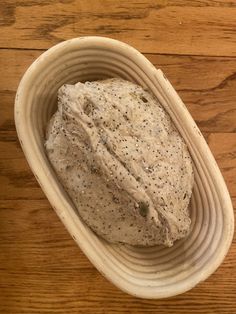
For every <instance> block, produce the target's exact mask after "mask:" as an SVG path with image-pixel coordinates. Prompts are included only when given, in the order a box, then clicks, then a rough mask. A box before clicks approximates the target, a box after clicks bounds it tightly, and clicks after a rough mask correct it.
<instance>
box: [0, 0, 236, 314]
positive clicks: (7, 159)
mask: <svg viewBox="0 0 236 314" xmlns="http://www.w3.org/2000/svg"><path fill="white" fill-rule="evenodd" d="M235 30H236V2H235V1H228V0H225V1H224V0H216V1H213V0H195V1H184V0H180V1H171V0H170V1H168V0H166V1H164V0H163V1H151V0H142V1H138V0H136V1H134V0H132V1H109V0H103V1H98V0H96V1H78V0H74V1H73V0H41V1H39V0H2V1H1V5H0V69H1V75H0V99H1V102H0V313H6V314H8V313H11V314H22V313H27V314H31V313H48V314H49V313H61V314H62V313H63V314H64V313H71V314H75V313H160V314H162V313H165V314H169V313H174V314H175V313H181V314H185V313H186V314H189V313H198V314H199V313H232V314H233V313H236V238H235V237H234V240H233V244H232V247H231V249H230V252H229V254H228V255H227V257H226V259H225V261H224V263H223V264H222V266H221V267H220V268H219V269H218V270H217V271H216V272H215V273H214V274H213V275H212V276H211V277H210V278H209V279H208V280H207V281H205V282H203V283H201V284H200V285H198V286H197V287H196V288H194V289H193V290H191V291H190V292H187V293H185V294H183V295H180V296H177V297H174V298H170V299H166V300H151V301H150V300H141V299H137V298H134V297H132V296H129V295H127V294H125V293H123V292H121V291H119V290H118V289H117V288H116V287H114V286H113V285H112V284H110V283H109V282H108V281H107V280H106V279H104V278H103V277H102V275H100V274H99V273H98V271H97V270H96V269H95V268H94V267H93V266H92V265H91V263H90V262H89V261H88V260H87V258H86V257H85V256H84V255H83V253H82V252H81V251H80V249H79V248H78V247H77V246H76V244H75V243H74V241H73V240H72V239H71V238H70V236H69V235H68V233H67V232H66V230H65V229H64V227H63V225H62V224H61V222H60V221H59V219H58V218H57V216H56V215H55V213H54V211H53V209H52V208H51V206H50V205H49V203H48V201H47V200H46V198H45V196H44V194H43V193H42V191H41V189H40V187H39V186H38V184H37V182H36V180H35V178H34V177H33V175H32V173H31V171H30V169H29V167H28V165H27V163H26V161H25V159H24V156H23V153H22V151H21V148H20V146H19V143H18V140H17V136H16V131H15V126H14V120H13V106H14V97H15V92H16V88H17V85H18V83H19V80H20V78H21V76H22V74H23V73H24V71H25V70H26V68H27V67H28V66H29V65H30V64H31V63H32V61H33V60H34V59H35V58H36V57H38V56H39V55H40V54H41V53H42V52H43V51H44V50H45V49H47V48H49V47H50V46H52V45H53V44H55V43H57V42H60V41H61V40H64V39H69V38H71V37H76V36H81V35H104V36H108V37H113V38H116V39H120V40H123V41H125V42H127V43H129V44H131V45H133V46H135V47H136V48H138V49H139V50H140V51H141V52H143V53H146V56H147V57H148V58H149V60H150V61H151V62H153V63H154V64H155V65H156V66H157V67H160V68H161V69H162V70H163V71H164V72H165V73H166V75H167V77H168V78H169V79H170V81H171V82H172V84H173V85H174V87H175V88H176V89H177V90H178V91H179V94H180V95H181V97H182V99H183V100H184V102H185V103H186V105H187V107H188V109H189V110H190V112H191V114H192V115H193V117H194V119H195V121H196V122H197V124H198V126H199V127H200V129H201V130H202V132H203V134H204V136H205V138H206V140H207V142H208V143H209V145H210V147H211V149H212V152H213V154H214V156H215V157H216V160H217V162H218V164H219V166H220V169H221V171H222V173H223V175H224V178H225V180H226V183H227V185H228V188H229V191H230V194H231V197H232V201H233V204H234V207H236V179H235V178H236V133H235V132H236V31H235Z"/></svg>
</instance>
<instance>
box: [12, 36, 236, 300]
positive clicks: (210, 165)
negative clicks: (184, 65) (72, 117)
mask: <svg viewBox="0 0 236 314" xmlns="http://www.w3.org/2000/svg"><path fill="white" fill-rule="evenodd" d="M107 77H121V78H124V79H126V80H130V81H133V82H136V83H138V84H140V85H142V86H145V87H148V89H149V90H150V91H152V93H153V94H154V95H155V96H156V97H157V99H158V100H159V101H160V103H161V104H162V106H163V107H164V108H165V109H166V111H167V112H168V113H169V115H170V116H171V118H172V120H173V122H174V123H175V125H176V127H177V128H178V130H179V132H180V133H181V135H182V136H183V137H184V139H185V141H186V143H187V145H188V147H189V151H190V153H191V156H192V159H193V162H194V172H195V184H194V190H193V196H192V199H191V219H192V226H191V232H190V234H189V236H188V237H187V238H185V239H183V240H180V241H177V242H176V243H175V244H174V246H173V247H171V248H165V247H162V246H155V247H150V248H138V247H131V246H122V245H111V244H109V243H107V242H106V241H104V240H102V239H101V238H99V237H97V236H96V235H95V234H94V233H93V232H92V231H91V230H90V229H89V228H88V227H87V226H86V225H85V224H84V223H83V221H82V220H81V219H80V217H79V215H78V211H77V210H76V208H75V207H74V206H73V204H72V202H71V201H70V199H69V197H68V196H67V194H66V193H65V191H64V190H63V187H62V186H61V185H60V182H59V181H58V179H57V177H56V175H55V173H54V171H53V169H52V167H51V165H50V163H49V161H48V159H47V157H46V155H45V150H44V138H45V128H46V125H47V122H48V121H49V119H50V117H51V116H52V114H53V113H54V112H55V110H56V107H57V90H58V89H59V87H60V86H61V85H63V84H65V83H70V84H74V83H76V82H78V81H82V82H83V81H86V80H97V79H103V78H107ZM15 122H16V127H17V132H18V137H19V140H20V142H21V145H22V148H23V151H24V153H25V156H26V158H27V160H28V163H29V165H30V167H31V169H32V171H33V173H34V175H35V176H36V178H37V180H38V182H39V184H40V185H41V187H42V189H43V191H44V193H45V194H46V196H47V198H48V200H49V201H50V203H51V205H52V206H53V208H54V209H55V211H56V213H57V214H58V216H59V217H60V219H61V221H62V222H63V224H64V225H65V227H66V228H67V230H68V231H69V233H70V234H71V236H72V237H73V238H74V240H75V241H76V242H77V243H78V245H79V246H80V248H81V249H82V250H83V252H84V253H85V254H86V255H87V257H88V258H89V260H90V261H91V262H92V263H93V264H94V266H95V267H96V268H97V269H98V270H99V271H100V272H101V273H102V274H103V275H104V276H105V277H106V278H107V279H109V280H110V281H111V282H113V283H114V284H115V285H116V286H117V287H119V288H120V289H122V290H123V291H125V292H127V293H130V294H132V295H134V296H138V297H142V298H164V297H170V296H173V295H177V294H180V293H183V292H185V291H187V290H189V289H191V288H192V287H194V286H195V285H196V284H197V283H199V282H201V281H203V280H205V279H206V278H207V277H208V276H209V275H210V274H212V273H213V272H214V271H215V270H216V268H217V267H218V266H219V265H220V264H221V262H222V261H223V259H224V257H225V255H226V253H227V251H228V249H229V247H230V244H231V241H232V236H233V229H234V218H233V209H232V204H231V200H230V197H229V193H228V191H227V188H226V185H225V183H224V180H223V178H222V175H221V173H220V171H219V168H218V166H217V164H216V162H215V159H214V158H213V156H212V154H211V152H210V150H209V148H208V146H207V144H206V142H205V140H204V138H203V136H202V134H201V132H200V131H199V129H198V128H197V126H196V124H195V122H194V121H193V119H192V117H191V115H190V114H189V112H188V111H187V109H186V107H185V106H184V104H183V102H182V101H181V99H180V98H179V96H178V95H177V93H176V92H175V90H174V89H173V87H172V86H171V84H170V83H169V81H168V80H167V79H166V78H165V76H164V75H163V73H162V72H161V70H157V69H156V68H155V67H154V66H153V65H152V64H151V63H150V62H149V61H148V60H147V59H146V58H145V57H144V56H143V55H142V54H141V53H139V52H138V51H137V50H135V49H134V48H132V47H130V46H128V45H126V44H124V43H122V42H119V41H116V40H112V39H108V38H103V37H83V38H75V39H72V40H69V41H65V42H63V43H60V44H58V45H56V46H54V47H52V48H51V49H49V50H48V51H47V52H45V53H43V54H42V55H41V56H40V57H39V58H38V59H37V60H36V61H35V62H34V63H33V64H32V65H31V66H30V68H29V69H28V70H27V72H26V73H25V75H24V77H23V78H22V80H21V82H20V85H19V88H18V91H17V95H16V101H15Z"/></svg>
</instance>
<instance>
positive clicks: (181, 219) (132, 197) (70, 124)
mask: <svg viewBox="0 0 236 314" xmlns="http://www.w3.org/2000/svg"><path fill="white" fill-rule="evenodd" d="M45 147H46V152H47V155H48V158H49V160H50V162H51V164H52V166H53V167H54V169H55V171H56V173H57V175H58V177H59V179H60V181H61V183H62V184H63V186H64V188H65V189H66V191H67V192H68V194H69V196H70V197H71V199H72V200H73V202H74V204H75V206H76V208H77V209H78V212H79V215H80V216H81V218H82V219H83V221H84V222H85V223H86V224H87V225H88V226H90V227H91V229H92V230H93V231H94V232H95V233H97V234H98V235H100V236H101V237H103V238H104V239H106V240H107V241H109V242H113V243H118V242H119V243H126V244H130V245H142V246H152V245H156V244H163V245H165V246H172V245H173V242H174V241H175V240H177V239H180V238H183V237H184V236H186V234H187V233H188V231H189V228H190V222H191V221H190V217H189V209H188V205H189V201H190V197H191V193H192V186H193V167H192V161H191V157H190V154H189V152H188V149H187V146H186V144H185V142H184V140H183V139H182V137H181V136H180V134H179V133H178V131H177V130H176V128H175V126H174V125H173V122H172V121H171V119H170V117H169V115H168V114H167V113H166V111H165V110H164V109H163V107H162V106H161V105H160V104H159V102H158V101H157V99H156V98H155V97H154V96H153V95H152V94H151V93H149V92H148V91H147V90H144V89H143V88H142V87H141V86H138V85H136V84H134V83H131V82H128V81H124V80H122V79H118V78H113V79H107V80H103V81H95V82H86V83H77V84H75V85H63V86H62V87H61V88H60V89H59V91H58V110H57V111H56V113H55V114H54V116H53V117H52V119H51V120H50V122H49V124H48V129H47V135H46V143H45Z"/></svg>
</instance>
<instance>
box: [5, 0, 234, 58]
mask: <svg viewBox="0 0 236 314" xmlns="http://www.w3.org/2000/svg"><path fill="white" fill-rule="evenodd" d="M1 21H2V22H1V24H2V27H1V28H0V47H4V48H6V47H7V48H28V49H29V48H36V49H39V48H40V49H45V48H48V47H50V46H51V45H53V44H56V43H58V42H60V41H62V40H65V39H69V38H72V37H77V36H86V35H100V36H107V37H113V38H116V39H119V40H122V41H125V42H128V43H130V44H131V45H133V46H135V47H136V48H137V49H139V50H140V51H142V52H145V53H167V54H191V55H196V54H197V55H217V56H236V45H235V44H236V32H235V29H236V3H235V1H228V0H226V1H223V0H221V1H219V0H216V1H214V0H212V1H210V0H195V1H187V0H185V1H183V0H180V1H174V0H161V1H160V0H159V1H153V0H131V1H112V0H100V1H98V0H96V1H81V0H64V1H63V0H61V1H60V0H43V1H37V0H30V1H29V0H2V2H1Z"/></svg>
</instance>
